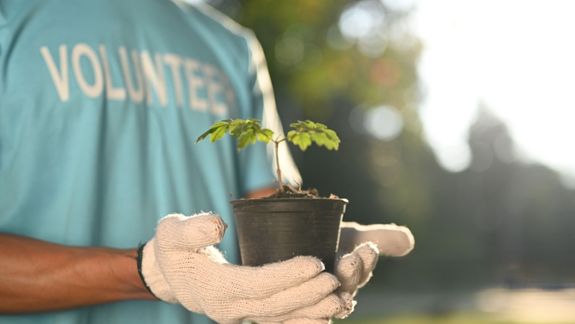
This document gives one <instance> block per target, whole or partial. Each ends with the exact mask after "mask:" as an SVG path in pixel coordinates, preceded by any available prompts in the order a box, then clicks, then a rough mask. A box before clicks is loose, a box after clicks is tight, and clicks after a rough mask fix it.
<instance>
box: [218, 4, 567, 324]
mask: <svg viewBox="0 0 575 324" xmlns="http://www.w3.org/2000/svg"><path fill="white" fill-rule="evenodd" d="M207 2H208V3H210V4H211V5H213V6H215V7H216V8H218V9H219V10H221V11H223V12H224V13H226V14H227V15H229V16H231V17H232V18H233V19H234V20H236V21H238V22H240V23H241V24H242V25H244V26H247V27H249V28H251V29H252V30H253V31H254V32H255V34H256V35H257V37H258V39H259V40H260V42H261V44H262V46H263V48H264V51H265V54H266V57H267V61H268V65H269V69H270V73H271V77H272V80H273V84H274V88H275V93H276V99H277V105H278V109H279V113H280V115H281V117H282V120H283V122H284V124H285V125H288V124H289V123H290V122H292V121H295V120H298V119H304V118H310V119H314V120H317V121H321V122H324V123H326V124H327V125H329V126H330V127H332V128H334V129H335V130H336V131H337V132H338V133H339V134H340V137H341V139H342V144H341V147H340V150H339V152H337V153H334V152H327V151H324V150H320V149H315V148H310V149H309V150H308V151H307V152H306V153H305V154H301V153H298V152H296V151H293V153H294V156H295V159H296V161H297V163H298V165H299V167H300V169H301V172H302V176H303V179H304V186H311V187H316V188H318V189H319V191H320V192H321V193H323V194H329V193H336V194H337V195H339V196H341V197H346V198H348V199H349V200H350V202H351V203H350V205H349V208H348V212H347V215H346V219H348V220H356V221H359V222H361V223H388V222H394V223H398V224H404V225H407V226H409V227H410V228H411V230H412V231H413V233H414V235H415V237H416V249H415V250H414V252H413V253H411V254H410V255H409V256H408V257H405V258H402V259H384V260H382V261H380V263H379V265H378V268H377V269H376V273H375V276H374V278H373V280H372V282H371V283H370V285H369V286H368V287H366V288H365V289H363V290H362V291H361V292H360V295H359V304H358V306H357V310H356V313H355V314H354V315H353V316H352V317H351V318H350V319H348V320H346V321H345V322H346V323H414V324H417V323H575V290H573V288H574V283H575V272H574V271H573V269H574V265H575V257H574V255H575V244H574V243H575V242H574V237H575V233H574V229H575V218H574V217H573V216H574V214H575V199H574V198H575V191H574V188H575V181H574V180H573V179H575V151H574V149H573V143H572V142H571V140H572V139H573V138H574V135H575V134H574V132H575V128H574V127H573V126H572V125H573V123H574V122H575V96H574V93H575V91H574V90H573V87H574V86H575V63H574V61H575V45H573V44H575V41H574V40H573V37H572V36H573V31H574V30H575V19H573V17H571V16H572V13H573V12H575V3H574V2H573V1H569V0H566V1H559V0H549V1H547V0H546V1H542V0H539V1H536V0H521V1H520V0H499V1H495V0H434V1H425V0H422V1H417V0H404V1H402V0H346V1H342V0H243V1H242V0H211V1H207Z"/></svg>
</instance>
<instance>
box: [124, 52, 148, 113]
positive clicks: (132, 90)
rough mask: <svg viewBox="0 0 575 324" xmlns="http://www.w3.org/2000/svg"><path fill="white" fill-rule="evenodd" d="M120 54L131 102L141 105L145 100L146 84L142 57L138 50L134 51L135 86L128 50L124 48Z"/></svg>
mask: <svg viewBox="0 0 575 324" xmlns="http://www.w3.org/2000/svg"><path fill="white" fill-rule="evenodd" d="M118 54H119V55H120V64H121V65H122V73H123V74H124V80H125V82H126V87H127V88H128V93H129V94H130V100H132V102H135V103H141V102H142V100H144V82H143V81H142V69H141V67H140V55H139V54H138V52H137V51H136V50H133V51H132V61H133V66H134V74H135V76H136V85H135V86H134V82H133V81H132V74H131V73H130V62H129V59H128V52H127V51H126V48H125V47H123V46H122V47H120V48H119V49H118Z"/></svg>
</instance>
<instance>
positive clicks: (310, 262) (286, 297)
mask: <svg viewBox="0 0 575 324" xmlns="http://www.w3.org/2000/svg"><path fill="white" fill-rule="evenodd" d="M225 228H226V226H225V224H224V223H223V221H222V220H221V218H220V217H219V216H217V215H215V214H209V213H203V214H198V215H194V216H190V217H186V216H183V215H179V214H174V215H168V216H166V217H164V218H163V219H162V220H161V221H160V222H159V224H158V227H157V229H156V235H155V237H154V238H153V239H152V240H150V241H149V242H148V243H146V244H145V245H144V246H143V248H142V249H141V268H140V270H141V274H142V279H143V280H144V282H145V284H146V285H147V287H148V288H149V289H150V290H151V292H152V293H153V294H154V295H156V297H158V298H159V299H161V300H164V301H166V302H170V303H180V304H181V305H183V306H184V307H185V308H187V309H188V310H190V311H192V312H196V313H200V314H206V315H207V316H208V317H210V318H212V319H213V320H216V321H217V322H218V323H224V324H232V323H233V324H235V323H240V322H241V321H243V320H251V321H255V322H261V323H276V322H277V323H280V322H285V323H289V321H290V320H297V322H293V323H304V322H301V321H300V320H299V319H305V320H310V321H313V320H314V319H320V318H330V317H332V316H336V315H337V314H340V313H344V312H347V311H348V309H349V308H351V305H350V304H346V303H345V301H343V300H342V299H341V298H340V297H339V296H338V295H337V294H335V293H334V290H336V289H337V288H338V287H339V286H340V283H339V281H338V280H337V279H336V277H334V276H333V275H331V274H329V273H325V272H323V270H324V266H323V264H322V263H321V262H320V261H319V260H318V259H317V258H313V257H305V256H299V257H295V258H292V259H290V260H287V261H283V262H278V263H272V264H268V265H264V266H261V267H248V266H238V265H233V264H229V263H228V262H227V261H226V260H225V259H224V257H223V255H222V254H221V252H220V251H219V250H218V249H216V248H215V247H214V246H213V245H214V244H217V243H219V242H220V240H221V239H222V237H223V235H224V231H225ZM310 323H311V322H310Z"/></svg>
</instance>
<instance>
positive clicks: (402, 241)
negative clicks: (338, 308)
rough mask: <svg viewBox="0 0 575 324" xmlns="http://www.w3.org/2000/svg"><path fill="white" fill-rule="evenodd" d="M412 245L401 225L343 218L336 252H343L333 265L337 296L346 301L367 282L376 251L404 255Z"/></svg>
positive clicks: (409, 235) (374, 263)
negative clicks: (373, 223) (370, 222)
mask: <svg viewBox="0 0 575 324" xmlns="http://www.w3.org/2000/svg"><path fill="white" fill-rule="evenodd" d="M414 245H415V240H414V238H413V235H412V234H411V231H410V230H409V229H408V228H407V227H404V226H397V225H395V224H385V225H383V224H377V225H360V224H358V223H354V222H343V223H342V226H341V236H340V245H339V254H340V255H343V256H342V257H341V258H340V259H339V261H338V262H337V264H336V266H335V273H336V275H337V278H338V279H339V281H340V282H341V287H340V288H339V289H338V292H339V294H340V297H341V298H342V299H344V300H346V301H349V300H350V299H353V297H354V296H355V295H356V294H357V290H358V289H359V288H361V287H363V286H365V285H366V284H367V282H368V281H369V279H371V276H372V271H373V269H374V268H375V266H376V265H377V260H378V258H379V255H386V256H394V257H399V256H404V255H406V254H408V253H409V252H411V250H413V247H414ZM349 251H351V252H350V253H347V252H349ZM346 253H347V254H346ZM352 305H355V302H352ZM352 311H353V307H352ZM349 313H351V311H350V312H349ZM349 313H347V314H349ZM347 314H346V313H341V314H339V316H336V317H338V318H341V315H343V316H346V315H347Z"/></svg>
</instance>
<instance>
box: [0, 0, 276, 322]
mask: <svg viewBox="0 0 575 324" xmlns="http://www.w3.org/2000/svg"><path fill="white" fill-rule="evenodd" d="M262 58H263V56H262V53H261V48H259V46H258V44H257V42H256V41H255V40H254V38H253V36H252V35H251V34H250V33H249V32H248V31H246V30H244V29H242V28H241V27H239V26H237V25H235V24H234V23H233V22H231V21H229V20H228V19H227V18H225V17H222V16H221V15H220V14H218V13H216V12H214V10H213V9H211V8H209V7H204V6H202V7H196V6H191V5H188V4H185V3H183V2H179V1H169V0H121V1H120V0H68V1H66V0H52V1H44V0H27V1H15V0H0V231H1V232H7V233H14V234H19V235H26V236H30V237H34V238H38V239H42V240H47V241H51V242H56V243H61V244H66V245H78V246H109V247H117V248H133V247H136V246H137V245H138V243H139V242H145V241H146V240H148V239H149V238H150V237H152V236H153V234H154V229H155V226H156V224H157V221H158V219H159V218H160V217H162V216H164V215H166V214H168V213H173V212H179V213H184V214H192V213H196V212H199V211H215V212H217V213H219V214H220V215H221V216H222V217H223V218H224V220H225V222H226V223H227V224H229V225H231V228H229V229H228V231H227V233H226V237H225V238H224V241H223V243H222V244H221V249H222V250H223V251H224V253H225V255H226V257H227V258H228V259H229V260H230V261H231V262H237V261H238V256H237V251H236V249H237V248H236V237H235V229H234V228H233V220H232V216H231V207H230V205H229V200H230V199H232V198H238V197H240V196H242V195H243V194H245V193H247V192H249V191H251V190H255V189H259V188H263V187H266V186H269V185H271V184H272V183H273V181H274V180H273V175H272V171H271V167H270V164H269V162H268V160H267V157H266V152H265V147H264V146H254V147H252V148H249V149H246V150H244V151H242V152H240V153H238V152H237V150H236V149H235V146H234V145H235V144H234V142H233V141H232V140H231V139H229V138H225V139H224V140H222V141H221V142H218V143H215V144H212V143H209V142H202V143H199V144H194V142H195V139H196V137H197V136H198V135H200V134H201V133H202V132H203V131H204V130H206V129H207V128H208V127H209V126H210V125H211V124H212V123H213V122H214V121H216V120H220V119H226V118H261V117H262V111H263V110H264V106H266V105H267V106H266V107H265V109H272V110H273V109H275V108H274V107H273V100H271V101H270V99H273V98H271V92H270V91H271V90H270V89H269V86H267V87H265V86H262V85H266V84H269V83H267V81H268V79H267V78H268V76H267V74H266V73H267V70H266V69H265V65H264V64H263V59H262ZM264 99H265V100H264ZM264 102H265V103H266V104H265V105H264ZM270 102H271V103H270ZM272 115H274V114H273V113H272ZM0 248H1V247H0ZM192 319H193V323H203V322H205V321H207V320H206V319H205V318H203V317H201V316H199V315H194V314H191V313H190V312H188V311H186V310H185V309H184V308H183V307H181V306H179V305H170V304H166V303H162V302H146V301H131V302H121V303H114V304H108V305H101V306H96V307H87V308H83V309H79V310H70V311H64V312H53V313H45V314H38V315H30V316H28V315H26V316H24V315H22V316H0V323H35V324H37V323H58V324H67V323H122V324H125V323H184V322H190V321H192Z"/></svg>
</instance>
